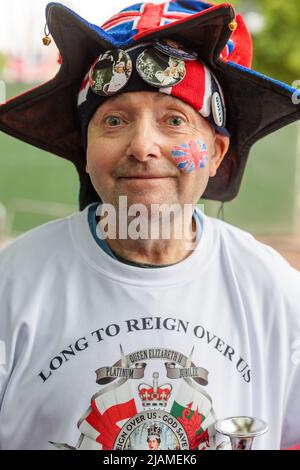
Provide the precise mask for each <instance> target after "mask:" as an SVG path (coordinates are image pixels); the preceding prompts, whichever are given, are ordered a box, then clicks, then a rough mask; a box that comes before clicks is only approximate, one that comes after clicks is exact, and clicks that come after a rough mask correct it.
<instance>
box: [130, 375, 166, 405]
mask: <svg viewBox="0 0 300 470" xmlns="http://www.w3.org/2000/svg"><path fill="white" fill-rule="evenodd" d="M158 377H159V373H158V372H154V373H153V385H152V386H151V385H148V384H140V385H139V387H138V390H139V397H140V399H141V401H142V405H143V407H144V408H148V407H151V408H152V407H153V408H161V407H163V408H164V407H166V406H167V403H168V400H169V398H170V395H171V392H172V385H171V384H164V385H158Z"/></svg>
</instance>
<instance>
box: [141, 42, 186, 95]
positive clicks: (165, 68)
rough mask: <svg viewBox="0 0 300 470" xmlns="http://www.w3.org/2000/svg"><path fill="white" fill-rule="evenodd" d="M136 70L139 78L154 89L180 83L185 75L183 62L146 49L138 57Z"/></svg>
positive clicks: (151, 49) (152, 49)
mask: <svg viewBox="0 0 300 470" xmlns="http://www.w3.org/2000/svg"><path fill="white" fill-rule="evenodd" d="M136 69H137V71H138V73H139V75H140V76H141V78H142V79H143V80H144V81H145V82H146V83H148V84H149V85H152V86H154V87H156V88H165V87H170V86H174V85H177V83H180V82H181V81H182V80H183V79H184V77H185V74H186V68H185V64H184V61H183V60H180V59H178V58H175V57H171V56H169V55H166V54H162V53H161V52H159V51H158V50H155V49H154V48H148V49H146V50H145V51H144V52H142V54H140V55H139V57H138V58H137V61H136Z"/></svg>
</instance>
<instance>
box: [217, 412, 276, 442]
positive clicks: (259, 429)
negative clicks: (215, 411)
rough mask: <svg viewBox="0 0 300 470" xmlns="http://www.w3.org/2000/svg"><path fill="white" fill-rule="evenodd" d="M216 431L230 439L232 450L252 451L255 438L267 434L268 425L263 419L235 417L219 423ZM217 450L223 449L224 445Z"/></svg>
mask: <svg viewBox="0 0 300 470" xmlns="http://www.w3.org/2000/svg"><path fill="white" fill-rule="evenodd" d="M215 429H216V431H217V432H218V433H220V434H223V435H225V436H228V437H229V438H230V441H231V449H232V450H251V449H252V444H253V440H254V438H255V437H257V436H261V435H262V434H264V433H265V432H267V431H268V425H267V424H266V423H265V421H263V420H262V419H258V418H252V417H249V416H234V417H232V418H227V419H223V420H219V421H217V422H216V424H215ZM217 449H222V444H221V446H218V447H217Z"/></svg>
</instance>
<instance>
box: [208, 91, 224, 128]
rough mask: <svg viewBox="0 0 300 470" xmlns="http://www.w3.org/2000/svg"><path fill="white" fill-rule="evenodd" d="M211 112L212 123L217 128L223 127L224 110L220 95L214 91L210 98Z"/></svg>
mask: <svg viewBox="0 0 300 470" xmlns="http://www.w3.org/2000/svg"><path fill="white" fill-rule="evenodd" d="M211 110H212V115H213V118H214V122H215V124H216V125H217V126H219V127H222V126H224V117H225V116H224V110H223V105H222V99H221V96H220V93H218V92H217V91H215V92H214V93H213V95H212V98H211Z"/></svg>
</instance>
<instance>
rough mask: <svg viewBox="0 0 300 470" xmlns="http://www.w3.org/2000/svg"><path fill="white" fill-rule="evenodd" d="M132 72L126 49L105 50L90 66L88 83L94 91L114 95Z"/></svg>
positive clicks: (122, 86)
mask: <svg viewBox="0 0 300 470" xmlns="http://www.w3.org/2000/svg"><path fill="white" fill-rule="evenodd" d="M131 74H132V61H131V59H130V57H129V55H128V53H127V52H126V51H123V50H121V49H116V50H114V51H106V52H104V53H103V54H101V55H100V56H99V59H98V60H97V61H96V62H95V63H94V65H93V66H92V67H91V70H90V73H89V84H90V87H91V89H92V90H93V92H94V93H96V94H97V95H101V96H110V95H114V94H115V93H117V92H118V91H120V90H121V89H122V88H124V86H125V85H126V84H127V83H128V80H129V79H130V77H131Z"/></svg>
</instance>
